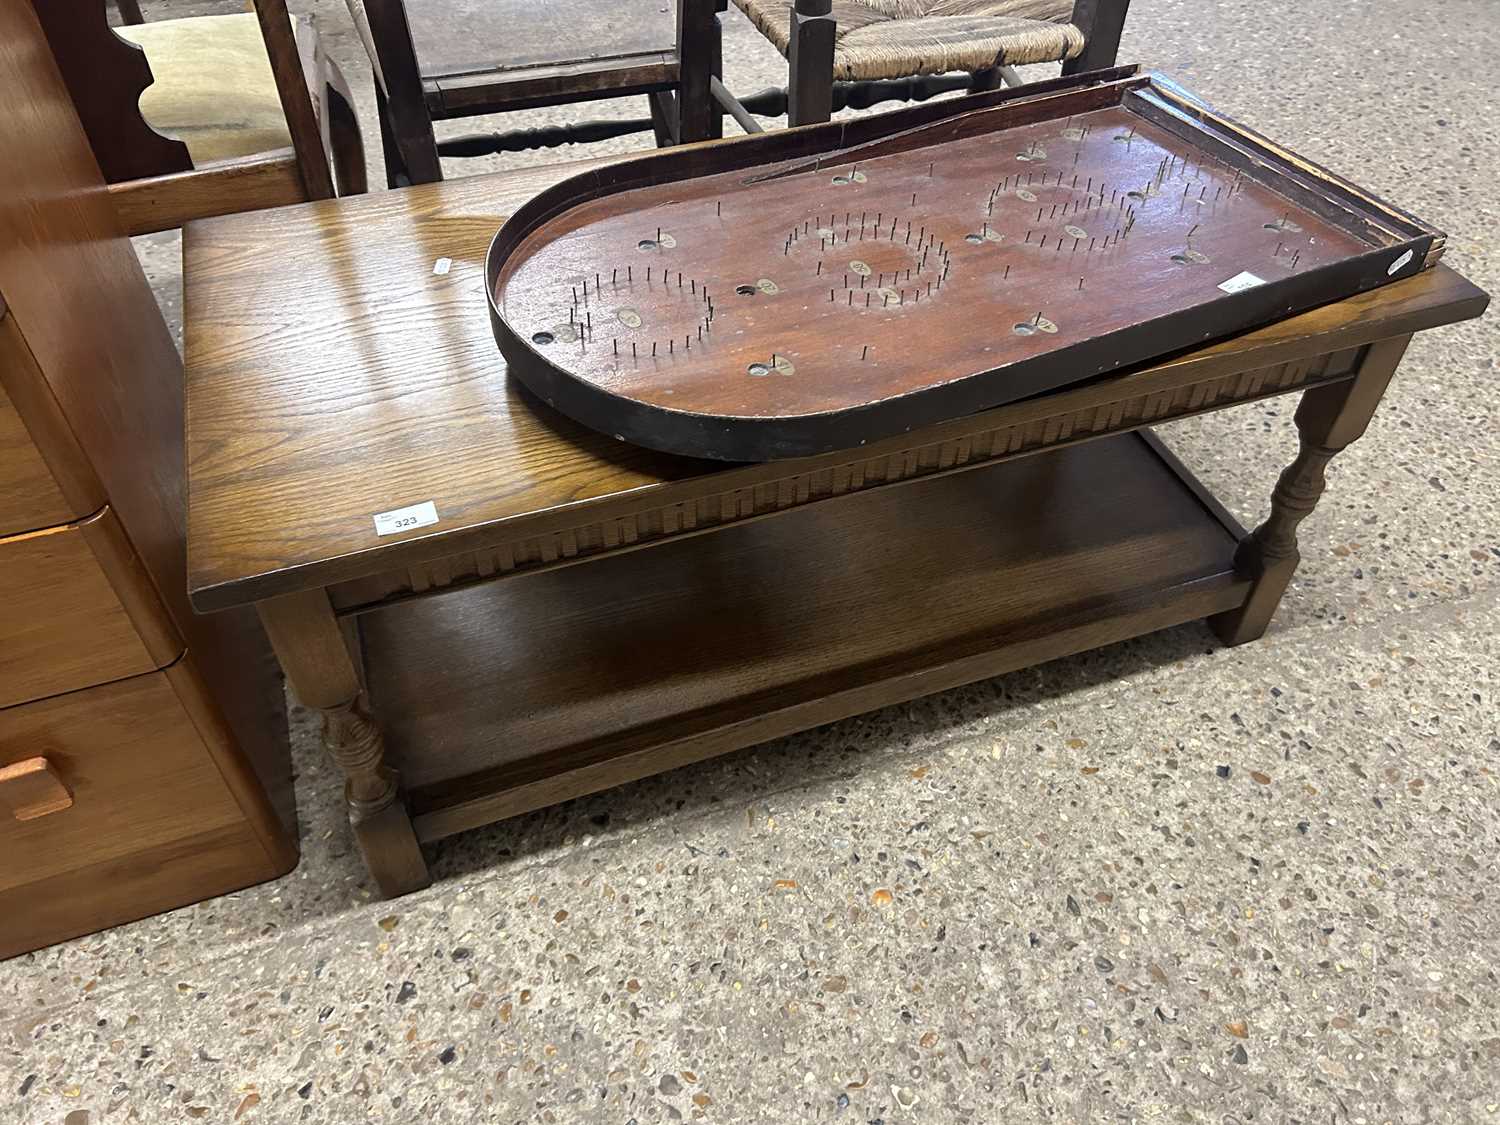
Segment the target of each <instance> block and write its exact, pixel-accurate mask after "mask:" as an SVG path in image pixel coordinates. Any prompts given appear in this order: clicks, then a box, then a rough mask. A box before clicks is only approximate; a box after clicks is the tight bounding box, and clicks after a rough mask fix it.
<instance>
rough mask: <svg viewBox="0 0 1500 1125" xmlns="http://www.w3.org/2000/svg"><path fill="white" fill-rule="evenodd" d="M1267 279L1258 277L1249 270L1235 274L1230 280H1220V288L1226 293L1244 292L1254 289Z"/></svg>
mask: <svg viewBox="0 0 1500 1125" xmlns="http://www.w3.org/2000/svg"><path fill="white" fill-rule="evenodd" d="M1265 283H1266V279H1265V278H1263V277H1256V276H1255V275H1254V274H1253V273H1250V272H1249V271H1248V270H1245V271H1242V272H1240V273H1237V274H1235V275H1234V276H1233V277H1231V278H1230V279H1229V280H1228V281H1221V282H1219V288H1220V289H1222V290H1224V292H1226V293H1243V292H1244V291H1245V290H1246V289H1254V288H1255V287H1256V286H1257V285H1264V284H1265Z"/></svg>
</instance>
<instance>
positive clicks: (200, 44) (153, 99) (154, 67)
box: [33, 0, 366, 234]
mask: <svg viewBox="0 0 1500 1125" xmlns="http://www.w3.org/2000/svg"><path fill="white" fill-rule="evenodd" d="M254 6H255V11H254V12H244V13H239V14H233V15H223V16H200V17H193V18H187V19H174V20H157V21H153V22H148V23H135V24H131V25H129V26H126V27H121V28H119V29H113V28H111V27H110V26H109V24H108V21H107V18H106V11H105V0H33V7H34V9H35V11H36V14H37V17H38V19H39V21H40V22H41V24H42V27H43V29H44V30H45V32H46V35H47V40H48V43H49V45H50V46H51V49H52V52H53V55H54V57H55V59H56V61H57V65H58V69H59V70H60V71H61V73H62V76H63V80H64V82H65V83H66V84H67V87H68V92H69V94H70V96H71V97H72V99H73V104H74V108H75V109H76V110H77V112H78V116H79V118H80V120H81V121H82V123H83V127H84V132H85V133H86V134H87V136H88V139H89V144H90V146H91V147H92V148H93V151H94V157H95V159H96V160H97V161H98V162H99V168H100V170H101V171H102V172H103V173H104V178H105V180H106V181H107V182H108V183H109V185H110V186H109V192H110V196H111V198H112V199H114V201H115V203H116V206H117V208H118V210H119V212H120V216H121V220H122V222H123V225H124V226H125V227H126V229H127V230H128V231H129V233H131V234H145V233H148V232H150V231H157V230H167V229H170V228H172V227H178V226H181V225H182V224H183V223H184V222H186V221H188V220H189V219H199V218H206V217H208V216H211V215H223V214H229V213H232V212H236V211H253V210H257V209H259V208H262V207H280V206H283V205H285V204H289V203H302V202H305V201H307V200H310V199H329V198H332V197H333V196H334V195H335V194H336V192H338V193H342V194H346V195H347V194H355V193H359V192H362V191H364V190H365V186H366V184H365V157H364V145H363V142H362V140H361V138H360V132H359V123H358V120H357V119H356V117H355V115H354V108H353V101H352V99H351V98H350V96H349V92H348V87H347V86H346V85H345V83H344V79H343V76H342V75H341V74H340V73H339V71H338V69H337V67H335V66H334V64H333V63H332V61H331V60H329V59H328V58H327V56H326V55H324V53H323V52H322V50H321V48H320V46H319V44H318V40H317V35H316V34H315V33H314V31H313V28H312V26H311V24H308V23H306V22H304V21H302V20H297V21H296V22H295V24H294V22H293V20H292V19H291V17H290V16H289V15H288V14H287V9H286V0H256V2H255V5H254ZM128 7H130V8H134V5H128ZM124 11H125V9H123V8H122V12H124ZM135 14H137V13H136V12H129V13H126V18H133V16H134V15H135Z"/></svg>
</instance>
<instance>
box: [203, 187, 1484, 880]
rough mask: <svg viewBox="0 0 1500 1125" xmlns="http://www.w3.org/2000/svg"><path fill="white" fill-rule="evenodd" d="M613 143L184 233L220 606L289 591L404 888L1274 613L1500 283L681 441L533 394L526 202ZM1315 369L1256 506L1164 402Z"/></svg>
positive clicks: (370, 847) (1237, 635)
mask: <svg viewBox="0 0 1500 1125" xmlns="http://www.w3.org/2000/svg"><path fill="white" fill-rule="evenodd" d="M602 163H605V161H592V162H588V163H586V164H574V165H570V166H566V167H550V168H545V169H538V170H535V171H527V172H519V173H512V174H504V175H498V176H484V177H475V178H471V179H465V180H458V181H454V182H448V183H439V184H430V185H424V186H420V187H415V188H411V189H408V190H405V191H399V192H386V193H381V194H376V195H367V196H360V197H355V198H349V199H342V200H332V201H327V202H321V203H314V204H308V205H304V206H300V207H293V208H286V209H282V210H277V211H270V212H259V213H254V214H248V215H241V216H234V217H230V218H223V219H212V220H208V221H204V222H198V223H193V224H191V225H190V226H189V227H188V228H187V231H186V233H185V236H184V269H185V297H186V301H185V304H186V313H185V320H186V351H187V462H188V485H189V501H188V504H189V507H188V521H189V527H188V570H189V578H188V581H189V592H190V595H191V599H192V603H193V605H194V607H195V608H196V609H197V610H199V611H200V612H213V611H216V610H224V609H227V608H230V607H233V606H240V605H245V604H247V603H253V604H255V606H256V607H257V609H258V610H259V613H260V617H261V620H262V621H263V622H264V624H265V627H266V631H267V632H268V633H269V635H270V637H271V641H272V644H273V645H274V647H275V649H276V653H277V655H278V657H279V658H280V661H281V664H282V667H283V669H284V670H285V672H286V675H287V677H288V679H289V680H290V682H291V684H292V687H293V689H294V690H295V692H296V694H297V696H298V697H299V698H300V700H301V701H302V702H303V703H304V704H305V705H307V706H308V707H311V708H315V709H317V710H318V711H320V712H322V715H323V724H324V726H323V737H324V742H325V744H326V746H327V749H328V751H329V753H331V754H332V755H333V757H334V758H335V759H336V761H337V762H338V764H339V765H340V766H341V767H342V769H343V771H344V774H345V776H346V778H347V783H346V799H347V802H348V805H349V813H350V817H351V820H352V822H353V825H354V829H355V833H356V835H357V837H358V839H359V843H360V846H361V847H362V849H363V851H364V855H365V859H366V861H367V863H368V864H369V867H370V870H371V873H372V874H373V875H374V876H375V879H376V881H377V882H378V884H379V886H380V889H381V890H382V891H383V892H384V893H385V894H387V895H396V894H401V893H404V892H406V891H410V890H413V889H415V888H418V887H421V886H424V885H425V884H426V883H427V882H428V878H429V877H428V872H427V866H426V863H425V862H424V860H423V858H422V852H421V844H422V843H423V842H426V841H430V840H436V839H439V838H441V837H444V836H448V835H451V834H453V833H456V832H460V831H463V830H464V829H466V828H471V827H474V826H477V825H481V824H486V823H489V822H491V821H494V820H498V819H501V818H504V817H508V816H513V815H515V814H517V813H521V812H525V811H527V810H531V809H536V808H539V807H542V806H545V805H549V804H552V803H554V802H558V801H562V800H565V799H567V798H570V797H574V796H578V795H580V794H584V793H589V792H594V791H597V790H600V789H604V788H607V787H609V786H611V785H615V784H618V783H620V782H623V781H627V780H630V779H633V778H638V777H643V776H646V775H649V774H652V773H656V772H659V771H662V770H666V769H671V768H673V767H675V766H679V765H682V764H684V763H687V762H692V761H697V760H700V759H703V758H707V757H710V756H713V755H716V754H722V753H725V752H727V751H730V750H734V749H737V748H740V747H744V746H748V745H750V744H753V743H756V742H761V741H763V740H766V739H769V738H773V737H776V736H779V735H783V734H787V733H790V732H792V731H797V730H802V729H805V728H808V727H812V726H815V725H817V724H820V723H826V722H829V721H831V720H834V719H838V718H842V717H844V716H848V715H853V714H856V713H859V712H862V711H866V710H869V709H871V708H875V707H879V706H882V705H885V704H889V703H893V702H898V701H901V700H906V699H911V698H913V697H915V696H919V695H923V694H926V693H928V692H934V691H939V690H942V689H945V688H950V687H954V686H956V685H959V684H963V683H966V682H970V681H973V680H978V679H982V678H984V677H988V676H994V675H997V674H999V673H1002V672H1006V671H1010V670H1013V669H1016V668H1021V667H1025V666H1027V665H1031V664H1035V663H1038V662H1040V661H1044V660H1049V659H1052V658H1054V657H1058V656H1063V655H1065V654H1068V653H1073V652H1078V651H1081V650H1084V649H1088V648H1092V647H1095V646H1098V645H1104V644H1108V643H1111V642H1114V641H1118V640H1122V639H1124V638H1127V637H1131V636H1135V635H1138V634H1141V633H1145V632H1148V631H1151V630H1154V629H1160V628H1163V627H1166V626H1170V625H1176V624H1179V623H1182V622H1186V621H1190V620H1193V619H1197V618H1207V619H1208V621H1209V623H1210V624H1211V625H1212V626H1213V628H1214V629H1215V631H1216V632H1217V634H1218V635H1219V637H1221V638H1222V639H1223V640H1224V642H1225V643H1227V644H1239V643H1241V642H1244V641H1247V640H1251V639H1253V638H1255V637H1258V636H1259V635H1260V634H1261V633H1262V632H1264V630H1265V628H1266V626H1267V623H1268V622H1269V620H1270V618H1271V615H1272V613H1273V611H1274V610H1275V608H1276V605H1277V602H1278V601H1279V600H1280V598H1281V595H1282V593H1283V591H1284V590H1285V589H1286V586H1287V583H1288V582H1289V581H1290V579H1291V576H1292V572H1293V571H1294V569H1295V568H1296V565H1297V558H1298V555H1297V540H1296V529H1297V525H1298V523H1299V522H1300V521H1301V520H1302V519H1303V518H1304V517H1305V516H1306V515H1307V514H1308V513H1309V512H1310V511H1311V510H1312V509H1313V506H1314V505H1315V504H1316V502H1317V499H1318V496H1319V493H1320V492H1321V491H1322V489H1323V470H1324V467H1325V466H1326V465H1327V464H1328V462H1329V459H1330V458H1332V457H1333V455H1334V454H1335V453H1336V452H1338V450H1340V449H1342V448H1343V447H1344V446H1345V445H1348V444H1349V443H1350V442H1351V441H1353V440H1355V439H1356V438H1358V437H1359V436H1360V434H1361V433H1363V432H1364V429H1365V427H1366V425H1367V424H1368V423H1369V421H1370V417H1371V415H1372V413H1373V412H1374V409H1375V406H1376V404H1377V403H1378V402H1379V400H1380V397H1381V395H1382V393H1383V392H1384V390H1385V387H1386V385H1387V383H1388V382H1389V381H1390V379H1391V376H1392V374H1393V373H1394V372H1395V369H1396V365H1397V364H1398V363H1399V361H1400V359H1401V356H1402V353H1403V352H1404V350H1405V348H1406V345H1407V342H1408V341H1409V340H1410V338H1411V336H1412V334H1413V333H1415V332H1418V331H1421V330H1422V329H1426V328H1432V327H1435V326H1437V325H1441V324H1446V323H1450V322H1452V321H1457V320H1462V319H1464V318H1467V317H1473V316H1477V315H1479V313H1480V312H1481V311H1483V309H1484V307H1485V304H1486V301H1487V298H1486V297H1485V295H1484V294H1483V293H1482V292H1481V291H1480V290H1478V289H1476V288H1475V287H1474V286H1473V285H1471V284H1469V282H1467V281H1465V280H1464V279H1463V278H1462V277H1460V276H1459V275H1458V274H1457V273H1455V272H1454V271H1453V270H1452V269H1449V268H1448V267H1446V266H1442V265H1439V266H1438V267H1436V268H1434V269H1431V270H1428V271H1426V272H1424V273H1422V274H1419V275H1417V276H1415V277H1411V278H1409V279H1407V280H1405V281H1401V282H1397V283H1394V284H1391V285H1388V286H1386V287H1384V288H1381V289H1378V290H1375V291H1372V292H1369V293H1366V294H1363V295H1361V296H1358V297H1355V298H1351V299H1349V300H1345V301H1340V302H1337V303H1335V304H1331V305H1326V306H1324V307H1322V308H1319V309H1316V310H1314V311H1312V312H1309V313H1305V314H1302V315H1299V316H1296V317H1293V318H1291V319H1287V320H1284V321H1281V322H1279V323H1277V324H1274V325H1272V326H1270V327H1266V328H1262V329H1259V330H1256V331H1253V332H1249V333H1246V334H1244V335H1241V336H1238V337H1236V338H1233V339H1229V340H1223V341H1220V342H1218V343H1215V344H1212V345H1209V346H1206V347H1202V348H1198V349H1196V350H1192V351H1189V352H1187V353H1185V354H1179V355H1177V356H1175V357H1173V358H1171V359H1169V360H1166V361H1164V362H1160V363H1156V364H1153V365H1150V366H1147V367H1144V368H1137V369H1134V370H1131V371H1128V372H1126V373H1123V374H1118V375H1112V376H1108V377H1103V378H1100V379H1096V380H1094V381H1091V382H1089V383H1086V384H1081V385H1078V386H1075V387H1072V388H1067V389H1064V390H1061V391H1057V392H1053V393H1049V394H1047V395H1044V396H1041V397H1038V398H1033V399H1029V400H1026V401H1022V402H1019V403H1013V404H1011V405H1008V406H1004V407H1001V408H998V409H995V410H991V411H988V412H985V413H981V414H977V415H973V416H970V417H965V418H960V419H957V420H954V421H950V422H945V423H942V424H940V425H935V426H930V427H927V428H925V429H922V430H918V431H914V432H912V433H909V434H905V435H902V436H899V437H896V438H890V439H886V440H882V441H879V442H875V443H871V444H869V445H867V446H863V447H861V448H859V449H857V450H852V451H846V452H840V453H834V454H826V455H821V456H817V457H811V458H806V459H802V460H796V461H780V462H775V463H770V464H759V465H725V464H722V463H710V462H703V461H694V460H688V459H681V458H674V457H670V456H667V455H664V454H658V453H652V452H650V451H648V450H645V449H641V448H637V447H633V446H629V445H626V444H623V443H621V442H617V441H614V440H612V439H610V438H608V437H604V436H601V435H599V434H596V433H594V432H592V431H589V430H585V429H583V428H581V427H580V426H578V425H577V424H575V423H573V422H570V421H568V420H567V419H565V418H563V417H562V416H561V415H559V414H557V413H555V412H553V411H551V410H550V409H549V408H547V407H546V406H544V405H542V404H540V403H539V402H537V401H536V400H534V399H531V398H529V397H528V396H527V395H526V394H525V393H524V392H522V391H520V390H519V389H517V388H516V387H515V386H514V385H513V384H512V381H511V380H509V379H507V377H506V371H505V365H504V361H503V360H502V359H501V357H500V355H499V353H498V351H497V350H496V347H495V343H494V340H493V338H492V336H491V332H490V325H489V321H488V318H487V315H486V308H485V295H484V282H483V278H482V262H483V256H484V253H485V250H486V248H487V246H488V244H489V241H490V239H491V237H492V236H493V235H494V233H495V231H496V229H497V228H498V227H499V225H500V223H501V221H502V219H503V218H504V216H505V215H506V214H507V213H508V212H509V211H510V210H512V209H514V208H515V207H516V206H517V205H518V204H519V203H521V202H523V201H524V200H526V199H527V198H529V197H530V196H532V195H533V194H535V193H536V192H538V191H540V190H541V189H542V188H544V187H547V186H549V185H550V184H552V183H554V182H556V181H557V180H559V179H561V178H563V177H564V176H567V175H572V174H574V173H576V172H577V171H579V170H581V169H583V168H586V167H589V166H591V165H596V164H602ZM1294 391H1298V392H1302V399H1301V403H1300V405H1299V407H1298V409H1297V414H1296V422H1297V427H1298V430H1299V432H1300V434H1301V441H1302V448H1301V452H1300V453H1299V454H1298V456H1297V457H1296V459H1295V460H1294V461H1293V462H1292V463H1291V464H1290V465H1289V466H1288V467H1287V468H1286V470H1285V471H1284V472H1283V473H1282V475H1281V479H1280V480H1279V481H1278V482H1277V483H1276V485H1275V489H1274V491H1273V493H1272V498H1271V514H1270V516H1269V518H1268V519H1267V520H1266V522H1265V523H1264V524H1262V525H1261V526H1260V527H1259V528H1257V529H1256V530H1255V531H1254V532H1252V533H1249V534H1246V532H1245V531H1244V530H1243V529H1241V528H1240V527H1239V526H1238V525H1237V524H1236V523H1235V521H1234V520H1233V519H1232V518H1231V517H1230V516H1229V515H1228V513H1227V512H1225V510H1224V509H1223V508H1222V507H1221V506H1220V505H1219V504H1218V503H1217V502H1216V501H1215V500H1214V499H1213V497H1212V496H1210V495H1209V494H1208V493H1207V492H1206V491H1205V490H1204V489H1203V488H1202V486H1200V485H1199V484H1198V483H1197V481H1195V480H1194V479H1193V477H1192V476H1191V474H1189V473H1188V471H1187V470H1186V469H1185V468H1184V467H1183V466H1182V465H1181V464H1179V463H1178V462H1177V460H1176V459H1175V458H1174V457H1172V456H1171V454H1170V453H1168V452H1167V451H1166V450H1165V449H1164V448H1163V447H1162V446H1161V444H1160V443H1159V442H1158V441H1157V440H1156V439H1155V438H1154V437H1153V436H1152V435H1151V434H1150V433H1149V431H1148V430H1147V429H1146V427H1147V426H1149V425H1150V424H1152V423H1155V422H1162V421H1167V420H1171V419H1175V418H1182V417H1185V416H1187V415H1191V414H1197V413H1201V412H1204V411H1209V410H1219V409H1223V408H1225V407H1229V406H1233V405H1236V404H1238V403H1244V402H1251V401H1255V400H1258V399H1262V398H1266V397H1268V396H1271V395H1279V394H1288V393H1291V392H1294ZM1034 454H1042V455H1040V456H1033V455H1034ZM897 485H899V486H900V487H896V486H897Z"/></svg>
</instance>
